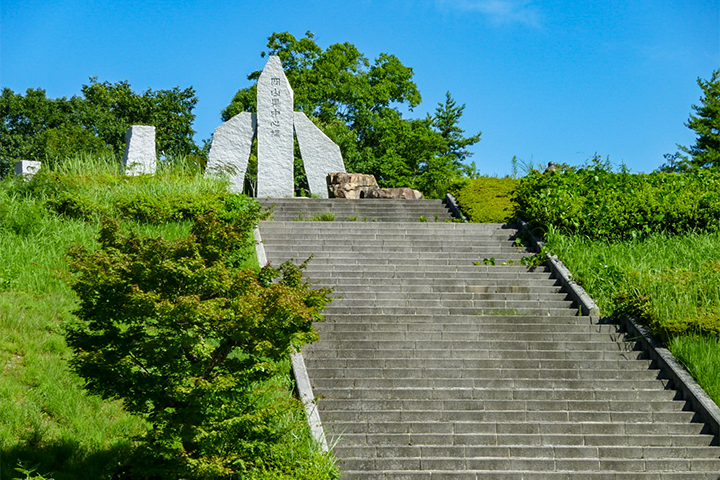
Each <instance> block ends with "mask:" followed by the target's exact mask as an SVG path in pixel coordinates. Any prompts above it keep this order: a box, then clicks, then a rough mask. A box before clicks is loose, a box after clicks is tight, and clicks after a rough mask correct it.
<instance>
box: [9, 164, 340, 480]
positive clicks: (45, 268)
mask: <svg viewBox="0 0 720 480" xmlns="http://www.w3.org/2000/svg"><path fill="white" fill-rule="evenodd" d="M162 165H163V166H162V168H161V169H160V170H159V171H158V174H157V175H155V176H154V177H152V178H150V177H147V178H143V179H141V178H134V179H129V178H127V177H124V176H120V175H118V174H117V173H118V170H117V162H116V159H115V158H113V157H112V156H107V157H99V158H94V157H88V156H84V155H83V156H78V157H77V158H74V159H68V160H64V161H63V162H62V163H59V164H56V167H57V168H56V169H55V170H54V171H51V172H45V173H47V174H52V175H48V176H47V177H45V179H44V180H43V179H42V177H36V178H38V182H37V183H35V182H23V181H19V180H18V179H12V178H6V179H5V180H3V181H0V258H2V261H1V262H0V371H2V373H3V377H2V378H3V381H2V383H1V384H0V458H1V459H2V461H1V462H0V478H3V479H5V478H13V477H15V476H22V475H18V473H17V471H16V470H15V467H17V466H18V465H19V464H20V463H19V462H22V463H21V466H23V468H24V469H26V470H28V471H30V470H33V469H34V470H35V471H34V472H32V473H31V475H35V478H39V477H37V475H38V472H39V473H41V474H43V475H45V476H46V477H47V476H50V475H51V476H52V478H54V479H55V480H85V479H87V480H89V479H92V480H98V479H105V480H110V479H111V478H115V479H117V478H129V477H128V475H129V474H130V473H131V472H137V471H138V469H139V468H141V467H142V465H143V464H146V463H147V456H143V455H141V454H142V452H143V450H142V449H138V441H137V440H135V438H137V437H142V436H143V435H144V434H145V432H146V430H147V429H148V426H149V425H148V423H147V422H146V421H144V420H143V419H142V418H139V417H137V416H132V415H130V414H129V413H127V412H126V411H125V410H124V409H123V408H122V405H121V403H120V402H119V401H108V400H103V399H101V398H100V397H98V396H95V395H90V394H88V393H87V392H86V391H85V390H84V389H83V388H82V385H83V382H82V380H81V379H80V378H79V377H78V376H77V375H76V374H75V373H74V372H73V371H71V370H70V368H69V367H68V363H67V359H68V358H70V356H71V352H70V349H69V347H68V346H67V344H66V341H65V338H64V330H63V328H61V325H63V324H64V323H66V322H68V321H70V319H71V318H72V314H71V312H72V311H73V310H74V309H76V308H77V299H76V296H75V294H74V292H73V291H72V290H71V289H70V288H69V286H68V284H67V283H66V281H65V280H67V279H68V273H67V265H66V257H65V256H64V253H65V251H66V249H67V248H68V247H69V246H70V245H72V244H78V243H79V244H83V245H86V246H87V248H88V249H90V250H92V249H94V248H96V245H97V243H96V241H95V237H96V236H97V231H98V227H99V216H100V215H101V212H105V213H106V214H109V215H111V216H116V217H118V218H120V213H119V212H118V211H117V210H116V208H115V205H117V204H118V199H120V198H126V199H131V198H133V197H138V198H143V197H145V196H150V195H153V194H154V195H156V196H158V198H160V197H162V198H163V202H165V203H168V204H170V205H168V206H166V207H163V209H165V208H167V209H168V210H171V211H175V210H176V207H175V206H173V205H172V202H173V199H174V198H183V197H184V196H190V197H193V198H196V199H197V202H198V203H197V204H198V205H201V204H204V203H203V202H204V200H202V199H203V198H211V199H213V200H212V202H211V204H210V203H208V204H207V207H208V208H210V207H212V209H214V211H216V212H217V214H218V216H224V217H227V218H228V220H227V221H230V219H231V218H232V217H234V216H235V215H239V213H237V212H240V211H245V210H246V209H252V208H255V207H254V206H253V205H255V202H253V201H250V200H249V199H246V198H244V197H242V196H238V195H230V194H227V193H226V190H225V185H223V184H222V183H217V182H212V181H209V180H206V179H204V178H203V177H202V175H201V174H198V169H197V165H196V164H195V162H193V161H191V160H190V159H189V160H188V161H187V162H185V161H184V160H183V158H181V157H177V158H175V159H173V161H172V162H170V163H169V164H164V163H163V164H162ZM56 175H57V176H59V180H57V178H58V177H57V176H56ZM41 180H42V181H41ZM68 191H72V192H73V195H75V196H76V197H82V198H84V199H86V201H88V202H89V203H90V204H92V205H95V206H96V207H100V208H99V209H98V210H95V211H94V213H92V214H91V215H89V216H87V217H83V218H76V217H70V216H67V215H60V214H58V213H57V212H56V211H55V210H54V209H53V208H50V204H49V203H48V199H50V198H54V197H55V196H56V195H57V194H58V192H68ZM69 198H71V199H72V198H73V197H69ZM78 203H81V202H78ZM121 221H122V222H123V224H124V225H129V226H130V227H131V228H132V229H133V230H135V231H137V232H139V233H141V234H142V235H149V236H152V237H158V236H162V237H163V238H165V239H166V240H167V241H168V242H170V241H172V240H173V239H183V238H186V237H187V236H188V235H189V233H190V229H191V224H190V221H188V220H180V221H176V220H172V219H169V220H168V221H166V222H154V221H149V222H146V221H141V220H140V219H135V218H122V219H121ZM123 228H125V227H123ZM253 251H254V248H251V249H250V250H249V251H248V252H247V255H246V256H247V257H248V258H247V260H246V261H244V262H243V263H242V267H243V268H246V267H253V268H257V261H256V259H255V258H249V257H250V255H251V254H252V252H253ZM238 260H240V258H238ZM288 369H289V363H288V362H287V361H285V360H283V361H282V362H279V363H277V364H275V365H274V366H273V367H272V369H271V370H273V371H276V372H277V375H275V376H273V377H271V378H270V379H268V380H266V381H262V382H259V383H258V384H257V388H256V393H257V395H255V397H253V399H252V400H253V401H254V402H255V405H257V406H258V412H259V413H258V417H262V416H263V415H265V414H267V415H265V418H266V419H267V420H268V424H270V425H271V426H272V428H273V431H274V436H275V437H276V441H275V442H273V443H267V444H266V446H267V448H266V449H265V448H264V449H257V450H256V452H257V454H258V455H259V456H258V457H254V458H253V460H252V461H251V462H248V463H246V468H247V473H246V474H245V476H244V478H252V479H288V480H289V479H291V478H293V479H294V478H297V479H304V480H316V479H330V478H336V477H337V470H336V468H335V467H334V460H333V459H332V457H331V456H329V455H326V454H323V453H322V452H320V451H319V449H318V448H317V446H316V444H315V442H314V440H313V438H312V435H311V433H310V431H309V428H308V426H307V422H306V420H305V415H304V411H303V407H302V405H300V404H299V402H298V401H297V400H295V399H294V398H293V396H292V391H291V389H292V384H291V383H292V382H291V380H290V379H289V376H288ZM270 412H272V415H270ZM29 466H32V468H29ZM36 466H37V467H36Z"/></svg>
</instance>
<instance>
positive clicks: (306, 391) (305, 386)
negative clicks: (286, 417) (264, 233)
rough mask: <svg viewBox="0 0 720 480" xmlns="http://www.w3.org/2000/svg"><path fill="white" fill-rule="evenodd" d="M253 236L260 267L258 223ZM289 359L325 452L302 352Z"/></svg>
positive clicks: (310, 422)
mask: <svg viewBox="0 0 720 480" xmlns="http://www.w3.org/2000/svg"><path fill="white" fill-rule="evenodd" d="M253 236H254V237H255V252H256V253H257V257H258V263H259V264H260V266H261V267H262V266H264V265H265V264H267V255H265V247H263V244H262V237H261V236H260V227H259V226H258V225H255V228H253ZM290 360H291V362H292V370H293V377H295V387H296V388H297V391H298V395H299V397H300V401H301V402H302V403H303V407H305V414H306V415H307V422H308V426H309V427H310V431H311V432H312V435H313V437H315V440H316V441H317V442H318V445H319V446H320V448H321V449H322V451H323V452H327V451H329V450H330V449H329V448H328V443H327V440H326V439H325V430H324V429H323V426H322V422H321V421H320V414H319V413H318V410H317V405H316V404H315V395H314V394H313V391H312V385H311V384H310V377H308V373H307V369H306V368H305V359H304V358H303V355H302V352H297V353H293V354H291V355H290Z"/></svg>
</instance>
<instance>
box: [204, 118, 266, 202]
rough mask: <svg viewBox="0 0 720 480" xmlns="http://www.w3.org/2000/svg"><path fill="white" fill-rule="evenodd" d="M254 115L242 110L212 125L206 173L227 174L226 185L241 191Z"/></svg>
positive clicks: (252, 134)
mask: <svg viewBox="0 0 720 480" xmlns="http://www.w3.org/2000/svg"><path fill="white" fill-rule="evenodd" d="M256 124H257V117H256V115H255V114H254V113H248V112H242V113H239V114H237V115H235V116H234V117H232V118H231V119H230V120H228V121H227V122H225V123H223V124H222V125H220V126H219V127H217V128H216V129H215V133H214V134H213V138H212V145H211V146H210V153H209V155H208V163H207V167H206V168H205V175H206V176H208V175H216V176H227V177H228V180H230V185H229V186H228V189H229V190H230V191H231V192H233V193H242V191H243V187H244V183H245V172H246V171H247V165H248V159H249V158H250V149H251V148H252V141H253V137H254V136H255V128H256Z"/></svg>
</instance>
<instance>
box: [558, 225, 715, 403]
mask: <svg viewBox="0 0 720 480" xmlns="http://www.w3.org/2000/svg"><path fill="white" fill-rule="evenodd" d="M546 239H547V245H548V247H549V248H550V249H551V250H552V251H554V252H555V253H557V254H558V256H559V257H560V259H561V260H562V261H563V263H565V264H566V265H567V266H568V268H569V269H570V271H572V272H573V274H574V277H575V280H576V281H577V282H578V283H580V284H581V285H582V286H583V287H584V288H585V289H586V290H587V291H588V293H589V294H590V295H591V296H592V297H593V298H594V299H595V301H596V302H597V303H598V306H599V307H600V309H601V311H602V313H603V314H604V315H618V314H623V313H628V314H631V315H633V316H636V317H638V318H639V319H640V320H641V321H643V322H644V323H645V324H647V325H648V326H649V327H650V328H651V330H652V331H653V333H655V334H656V335H658V336H659V337H660V338H661V339H662V340H663V341H664V342H665V343H666V345H667V346H668V348H669V349H670V351H671V352H673V354H674V355H676V356H677V357H678V359H679V360H680V361H681V362H683V363H684V364H685V366H686V367H687V368H688V370H689V371H690V373H691V374H693V376H694V377H695V378H696V380H697V381H698V383H699V384H700V385H701V386H702V387H703V388H704V389H705V390H706V392H708V394H709V395H710V396H711V397H712V398H713V399H714V400H715V402H717V403H720V372H719V371H718V370H719V369H720V343H718V338H720V253H719V252H720V233H707V234H700V233H688V234H683V235H669V234H651V235H648V236H647V237H645V238H644V239H643V240H629V241H615V242H612V241H606V240H591V239H588V238H586V237H581V236H576V235H575V236H570V235H561V234H559V233H557V231H555V230H554V229H552V228H550V229H549V232H548V233H547V234H546Z"/></svg>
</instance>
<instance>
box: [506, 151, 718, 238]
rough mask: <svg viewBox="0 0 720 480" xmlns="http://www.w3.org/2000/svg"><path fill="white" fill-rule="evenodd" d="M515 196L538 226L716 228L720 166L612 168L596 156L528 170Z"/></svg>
mask: <svg viewBox="0 0 720 480" xmlns="http://www.w3.org/2000/svg"><path fill="white" fill-rule="evenodd" d="M515 201H516V202H517V205H518V207H517V212H516V213H517V214H518V215H520V216H522V217H524V218H525V219H526V220H528V221H529V222H531V223H532V224H533V225H534V226H535V227H537V228H539V229H540V230H542V231H547V230H548V229H549V228H550V227H553V228H555V229H557V231H558V232H560V233H567V234H577V235H583V236H587V237H589V238H604V239H633V238H642V237H645V236H647V235H650V234H651V233H655V232H666V233H670V234H676V233H686V232H693V231H708V232H714V231H718V230H720V171H713V170H699V171H692V172H689V173H687V174H677V173H666V172H654V173H651V174H631V173H629V172H628V171H627V170H626V169H625V168H621V169H620V171H618V172H613V171H612V168H611V166H610V164H609V161H607V160H602V159H601V158H600V157H597V156H596V157H594V158H593V159H591V160H590V161H589V162H588V163H587V164H586V165H585V166H584V168H580V169H577V170H574V169H567V170H565V171H559V172H555V173H547V174H541V173H539V172H537V171H532V172H530V173H529V174H528V175H527V176H525V177H523V178H522V179H521V180H520V185H519V186H518V189H517V190H516V193H515Z"/></svg>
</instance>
